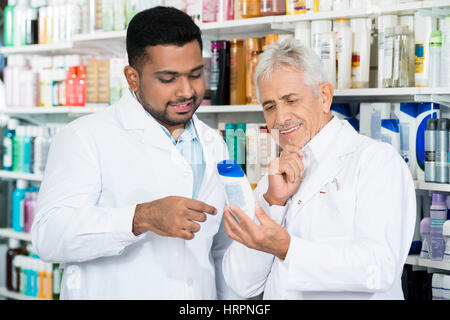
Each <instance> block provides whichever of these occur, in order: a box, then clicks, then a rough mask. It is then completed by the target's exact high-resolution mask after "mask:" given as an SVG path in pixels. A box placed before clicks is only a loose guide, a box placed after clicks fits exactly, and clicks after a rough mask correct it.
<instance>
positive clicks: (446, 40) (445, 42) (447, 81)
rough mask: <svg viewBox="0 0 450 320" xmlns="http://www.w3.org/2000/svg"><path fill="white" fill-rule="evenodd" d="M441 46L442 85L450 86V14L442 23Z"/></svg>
mask: <svg viewBox="0 0 450 320" xmlns="http://www.w3.org/2000/svg"><path fill="white" fill-rule="evenodd" d="M441 31H442V47H441V81H440V82H441V83H440V84H441V87H449V86H450V15H448V16H447V17H445V19H444V23H443V25H442V30H441Z"/></svg>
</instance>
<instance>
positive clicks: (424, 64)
mask: <svg viewBox="0 0 450 320" xmlns="http://www.w3.org/2000/svg"><path fill="white" fill-rule="evenodd" d="M414 26H415V28H414V42H415V49H414V53H415V57H414V60H415V69H414V82H415V85H416V87H426V86H427V85H428V76H429V61H428V60H429V42H430V36H431V32H432V31H433V18H432V17H430V16H427V17H425V16H421V15H420V14H419V13H418V12H417V13H415V14H414ZM434 29H435V28H434Z"/></svg>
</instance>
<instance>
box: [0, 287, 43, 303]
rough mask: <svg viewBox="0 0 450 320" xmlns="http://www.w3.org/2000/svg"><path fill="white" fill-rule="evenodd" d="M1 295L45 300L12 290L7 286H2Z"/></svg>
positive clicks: (16, 298) (0, 288) (12, 297)
mask: <svg viewBox="0 0 450 320" xmlns="http://www.w3.org/2000/svg"><path fill="white" fill-rule="evenodd" d="M0 296H2V297H5V298H9V299H14V300H44V299H39V298H36V297H30V296H26V295H24V294H21V293H17V292H12V291H9V290H8V289H6V288H5V287H0Z"/></svg>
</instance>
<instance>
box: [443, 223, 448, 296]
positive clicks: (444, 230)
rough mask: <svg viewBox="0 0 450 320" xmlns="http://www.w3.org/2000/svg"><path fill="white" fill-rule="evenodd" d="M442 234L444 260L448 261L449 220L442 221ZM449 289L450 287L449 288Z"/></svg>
mask: <svg viewBox="0 0 450 320" xmlns="http://www.w3.org/2000/svg"><path fill="white" fill-rule="evenodd" d="M442 235H443V236H444V240H445V252H444V259H443V260H444V261H445V262H450V220H447V221H445V222H444V225H443V226H442ZM449 289H450V288H449Z"/></svg>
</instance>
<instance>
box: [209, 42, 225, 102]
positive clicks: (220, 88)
mask: <svg viewBox="0 0 450 320" xmlns="http://www.w3.org/2000/svg"><path fill="white" fill-rule="evenodd" d="M211 52H212V57H211V75H210V83H211V104H212V105H229V104H230V78H229V77H230V47H229V43H228V42H227V41H212V42H211Z"/></svg>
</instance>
